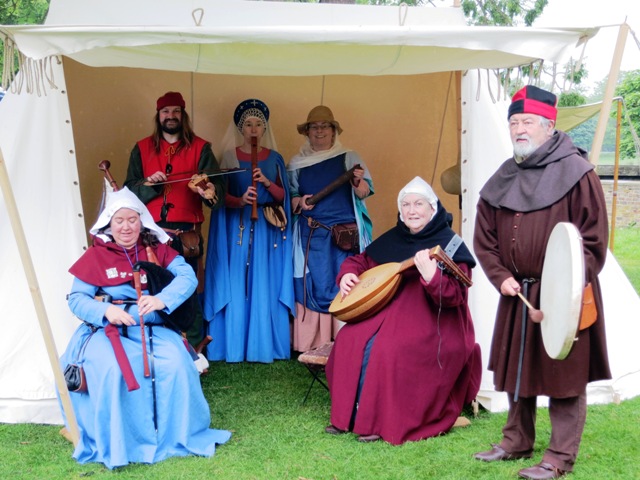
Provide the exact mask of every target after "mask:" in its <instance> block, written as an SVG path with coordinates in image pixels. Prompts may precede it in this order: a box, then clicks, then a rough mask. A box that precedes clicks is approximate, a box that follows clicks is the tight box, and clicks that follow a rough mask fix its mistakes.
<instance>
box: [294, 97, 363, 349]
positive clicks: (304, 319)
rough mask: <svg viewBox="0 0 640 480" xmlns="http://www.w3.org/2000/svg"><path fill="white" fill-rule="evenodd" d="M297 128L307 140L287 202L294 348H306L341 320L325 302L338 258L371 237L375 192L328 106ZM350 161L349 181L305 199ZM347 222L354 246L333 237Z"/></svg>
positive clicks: (331, 293)
mask: <svg viewBox="0 0 640 480" xmlns="http://www.w3.org/2000/svg"><path fill="white" fill-rule="evenodd" d="M297 128H298V133H300V134H301V135H304V136H305V137H306V142H305V144H304V145H303V146H302V147H301V148H300V152H299V153H298V154H297V155H295V156H294V157H293V158H292V159H291V161H290V162H289V165H287V170H288V176H289V188H290V189H291V198H292V199H291V205H292V208H293V212H294V213H296V214H298V215H297V217H296V220H295V221H294V225H293V249H294V286H295V295H296V316H295V320H294V323H293V349H294V350H296V351H298V352H304V351H307V350H309V349H311V348H315V347H318V346H320V345H322V344H324V343H326V342H329V341H331V340H333V338H334V337H335V335H336V334H337V333H338V330H339V328H340V327H341V326H342V324H343V322H340V321H339V320H337V319H336V318H334V317H333V316H332V315H331V314H330V313H329V305H330V304H331V302H332V301H333V299H334V298H335V296H336V294H337V293H338V286H337V285H336V275H337V274H338V271H339V270H340V265H341V264H342V262H343V261H344V260H345V259H346V258H347V257H350V256H352V255H354V254H355V253H359V252H361V251H362V250H364V248H365V247H366V246H367V245H368V244H369V243H371V235H372V233H371V230H372V223H371V218H370V217H369V214H368V212H367V207H366V204H365V198H367V197H369V196H371V195H373V181H372V179H371V175H370V174H369V170H368V169H367V166H366V165H365V163H364V161H363V160H362V159H361V158H360V155H358V153H357V152H355V151H353V150H350V149H348V148H345V147H343V146H342V144H341V143H340V138H339V137H340V134H341V133H342V128H341V127H340V124H339V123H338V122H337V121H336V120H335V119H334V117H333V112H332V111H331V110H330V109H329V108H328V107H326V106H324V105H319V106H317V107H314V108H313V109H311V111H310V112H309V114H308V115H307V121H306V122H304V123H302V124H300V125H298V126H297ZM354 167H356V168H355V169H354V172H353V173H354V177H353V179H351V181H349V182H346V183H344V184H342V185H341V186H340V187H339V188H337V189H336V190H334V191H333V192H332V193H330V194H329V195H327V196H326V197H324V198H323V199H322V200H320V201H319V202H318V203H316V204H314V205H310V204H307V200H308V199H309V198H310V197H312V196H313V195H315V194H317V193H319V192H321V191H322V190H323V189H324V188H326V187H327V186H328V185H330V184H332V182H333V181H334V180H336V179H337V178H338V177H340V176H341V175H343V174H344V173H345V172H346V171H347V170H350V169H352V168H354ZM349 223H355V224H356V225H357V236H358V238H359V242H358V244H359V246H358V248H357V249H356V250H355V251H353V250H352V251H345V250H342V249H340V248H339V247H338V246H337V245H336V244H335V243H334V242H333V241H332V238H331V228H332V227H334V226H335V225H341V224H349Z"/></svg>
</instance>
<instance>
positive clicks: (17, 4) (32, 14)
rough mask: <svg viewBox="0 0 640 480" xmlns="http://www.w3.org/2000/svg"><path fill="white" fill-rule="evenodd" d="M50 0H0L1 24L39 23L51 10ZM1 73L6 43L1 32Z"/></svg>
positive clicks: (0, 71) (0, 72)
mask: <svg viewBox="0 0 640 480" xmlns="http://www.w3.org/2000/svg"><path fill="white" fill-rule="evenodd" d="M49 2H50V0H0V25H39V24H41V23H43V22H44V19H45V17H46V16H47V12H48V11H49ZM0 40H2V41H0V75H1V74H2V72H4V45H3V43H4V42H3V40H4V38H2V35H1V34H0Z"/></svg>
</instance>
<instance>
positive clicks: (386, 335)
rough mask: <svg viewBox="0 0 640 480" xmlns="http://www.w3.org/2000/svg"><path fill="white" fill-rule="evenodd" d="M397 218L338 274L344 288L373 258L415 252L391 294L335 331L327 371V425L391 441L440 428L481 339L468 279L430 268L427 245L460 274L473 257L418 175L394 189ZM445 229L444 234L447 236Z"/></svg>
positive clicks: (464, 395)
mask: <svg viewBox="0 0 640 480" xmlns="http://www.w3.org/2000/svg"><path fill="white" fill-rule="evenodd" d="M398 210H399V213H400V215H399V217H400V218H399V220H398V223H397V225H396V226H395V227H394V228H392V229H391V230H389V231H387V232H386V233H384V234H383V235H382V236H380V237H379V238H378V239H377V240H375V241H374V242H373V243H372V244H371V245H369V246H368V247H367V248H366V250H365V252H364V253H361V254H359V255H356V256H353V257H350V258H348V259H347V260H345V262H344V263H343V264H342V267H341V268H340V273H339V274H338V282H339V284H340V291H341V293H342V294H343V295H348V294H349V292H350V291H351V289H352V287H353V286H354V285H355V284H356V283H357V282H358V281H359V280H358V276H359V275H361V274H362V273H363V272H365V271H366V270H368V269H370V268H373V267H375V266H376V265H379V264H383V263H387V262H400V261H403V260H405V259H406V258H410V257H412V256H413V257H415V264H416V266H417V269H410V270H407V271H405V272H404V273H403V279H402V282H401V283H400V286H399V288H398V290H397V292H396V293H395V295H394V297H393V298H392V299H391V301H390V302H389V303H388V304H387V305H386V306H385V307H384V308H383V309H382V310H380V311H379V312H378V313H376V314H374V315H373V316H372V317H370V318H367V319H365V320H362V321H360V322H358V323H349V324H347V325H345V326H344V327H343V328H342V329H341V330H340V332H339V333H338V335H337V337H336V340H335V344H334V346H333V349H332V352H331V355H330V357H329V360H328V363H327V367H326V372H327V380H328V385H329V389H330V392H331V425H329V426H328V427H327V428H326V432H327V433H331V434H338V433H343V432H346V431H352V432H354V433H356V434H358V435H359V437H358V440H359V441H362V442H370V441H375V440H378V439H380V438H382V439H383V440H385V441H387V442H389V443H391V444H394V445H398V444H401V443H404V442H406V441H411V440H421V439H424V438H428V437H433V436H437V435H440V434H442V433H445V432H447V431H449V430H450V429H451V428H452V427H453V425H454V423H455V422H456V419H457V418H458V416H459V415H460V413H461V412H462V409H463V407H464V405H465V404H468V403H470V402H471V400H473V399H474V398H475V396H476V394H477V392H478V389H479V386H480V377H481V373H482V365H481V359H480V346H479V345H478V344H477V343H476V341H475V335H474V329H473V323H472V320H471V314H470V312H469V308H468V306H467V294H468V289H467V287H466V286H464V285H463V284H462V283H461V282H460V281H458V280H457V279H456V278H454V277H453V276H452V275H450V274H448V273H446V272H445V271H443V270H442V269H440V268H438V264H437V261H436V260H435V259H432V258H430V255H429V249H431V248H432V247H435V246H436V245H440V246H441V247H442V248H443V249H445V251H447V250H449V256H450V257H451V258H452V259H453V261H454V262H455V263H456V264H457V265H458V266H459V268H460V269H461V270H462V271H463V272H464V273H465V274H466V275H468V276H469V277H470V276H471V269H472V268H473V267H474V266H475V260H474V259H473V256H472V255H471V253H470V252H469V250H468V249H467V247H466V246H465V244H464V243H463V242H462V243H459V245H458V247H457V250H455V252H453V250H454V248H452V247H450V246H449V245H455V244H456V241H457V240H459V237H458V236H457V235H456V234H455V232H454V231H453V230H452V229H451V228H450V224H451V215H450V214H449V213H448V212H447V211H446V210H445V209H444V208H443V206H442V204H441V203H440V202H439V201H438V199H437V197H436V195H435V193H434V192H433V190H432V189H431V187H430V186H429V185H428V184H427V183H426V182H425V181H424V180H422V179H421V178H420V177H416V178H414V179H413V180H412V181H411V182H409V183H408V184H407V185H406V186H405V187H404V188H403V189H402V190H401V191H400V194H399V195H398ZM452 239H454V241H453V242H452V241H451V240H452Z"/></svg>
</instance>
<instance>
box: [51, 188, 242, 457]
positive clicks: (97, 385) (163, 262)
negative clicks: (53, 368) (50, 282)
mask: <svg viewBox="0 0 640 480" xmlns="http://www.w3.org/2000/svg"><path fill="white" fill-rule="evenodd" d="M90 233H91V234H92V235H94V242H93V245H92V246H91V247H90V248H89V249H88V250H87V251H86V252H85V253H84V254H83V255H82V257H80V259H79V260H78V261H77V262H76V263H75V264H74V265H73V266H72V267H71V269H70V270H69V271H70V272H71V273H72V274H73V275H74V277H75V278H74V281H73V286H72V289H71V294H70V295H69V307H70V308H71V311H72V312H73V313H74V315H75V316H76V317H78V318H79V319H80V320H81V321H82V324H81V325H80V326H79V327H78V329H77V330H76V331H75V333H74V334H73V336H72V338H71V340H70V342H69V345H68V346H67V349H66V351H65V352H64V354H63V355H62V357H61V364H62V367H63V368H64V367H66V365H68V364H72V363H79V364H81V365H82V367H83V369H84V373H85V377H86V384H87V391H86V392H70V396H71V401H72V404H73V408H74V411H75V415H76V417H77V421H78V427H79V432H80V438H79V441H78V443H77V445H76V448H75V451H74V453H73V457H74V458H75V459H76V460H77V461H78V462H79V463H87V462H100V463H103V464H104V465H105V466H106V467H107V468H109V469H112V468H115V467H120V466H124V465H127V464H129V463H155V462H159V461H161V460H164V459H166V458H169V457H172V456H186V455H190V454H193V455H202V456H207V457H210V456H212V455H213V454H214V452H215V448H216V444H223V443H225V442H226V441H227V440H229V438H230V437H231V433H230V432H228V431H225V430H214V429H211V428H209V425H210V423H211V414H210V411H209V405H208V403H207V401H206V399H205V398H204V394H203V392H202V388H201V386H200V378H199V373H198V370H197V369H196V366H195V364H194V359H193V357H192V354H191V353H190V352H189V350H188V349H187V345H186V344H185V342H184V340H183V338H182V337H181V335H180V334H179V333H178V332H176V331H175V330H173V329H171V328H169V327H167V326H166V325H165V320H164V318H166V316H167V315H169V314H171V313H172V312H174V311H175V309H176V308H177V307H178V306H180V305H181V304H182V303H183V302H184V301H185V300H187V299H188V298H189V297H190V296H191V295H192V293H193V292H194V290H195V288H196V284H197V280H196V277H195V274H194V273H193V269H192V268H191V267H190V266H189V265H188V264H187V263H186V262H185V261H184V259H183V258H182V257H181V256H179V255H178V254H177V252H176V251H175V250H173V249H171V248H170V247H168V246H167V245H165V244H164V243H163V242H166V241H168V239H169V238H168V236H167V234H166V233H165V232H164V231H163V230H162V229H160V228H159V227H158V226H157V225H156V224H155V223H154V222H153V219H152V218H151V215H150V214H149V211H148V210H147V208H146V207H145V206H144V204H143V203H142V202H140V200H139V199H138V198H137V197H136V196H135V195H134V194H133V193H131V192H130V191H129V190H128V189H127V188H124V189H122V190H120V191H117V192H113V193H111V194H110V195H109V197H108V200H107V205H106V207H105V209H104V210H103V212H102V214H101V215H100V218H99V219H98V221H97V222H96V224H95V225H94V226H93V228H92V229H91V231H90ZM143 238H144V239H145V240H144V241H143ZM149 239H151V241H149ZM159 242H160V243H159ZM154 260H155V261H157V263H158V264H159V265H160V266H162V267H164V268H166V269H167V270H168V271H169V272H171V274H173V276H174V278H173V280H172V281H171V282H170V283H169V284H168V285H166V286H165V287H164V288H163V289H162V290H161V291H160V292H159V293H157V294H156V295H150V294H149V291H148V288H147V286H148V285H147V274H146V273H145V272H144V270H143V271H142V274H141V276H140V279H141V285H140V287H141V293H142V295H141V296H140V298H139V299H138V294H137V291H136V288H135V286H134V281H133V278H134V276H133V267H134V265H135V264H136V263H137V262H138V261H154ZM97 297H98V298H100V297H101V298H102V299H103V300H105V301H101V300H99V299H98V298H97ZM136 300H137V302H136ZM122 301H124V302H127V303H125V304H121V302H122ZM160 312H162V313H163V315H161V314H160ZM165 314H166V315H165ZM141 316H142V318H143V319H144V340H145V341H144V349H143V342H142V338H143V336H142V331H141V328H140V323H141V320H140V319H141ZM114 333H115V338H114V336H113V334H114ZM119 348H121V349H122V350H123V352H124V353H121V354H120V353H119ZM143 351H146V356H147V365H148V366H149V369H148V373H149V376H148V377H147V376H145V373H146V372H145V370H146V369H145V368H144V367H143V363H144V361H143ZM65 421H66V419H65Z"/></svg>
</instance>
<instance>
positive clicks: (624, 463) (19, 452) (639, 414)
mask: <svg viewBox="0 0 640 480" xmlns="http://www.w3.org/2000/svg"><path fill="white" fill-rule="evenodd" d="M310 379H311V376H310V375H309V373H308V372H307V371H306V369H305V368H304V367H303V366H302V365H301V364H299V363H298V362H297V361H296V360H291V361H280V362H276V363H274V364H271V365H257V364H247V363H243V364H225V363H216V364H214V365H213V366H212V368H211V371H210V372H209V374H207V375H205V376H204V377H203V387H204V391H205V395H206V396H207V399H208V400H209V403H210V405H211V411H212V425H213V426H214V427H215V428H225V429H229V430H232V431H233V436H232V438H231V440H230V441H229V442H228V443H227V444H226V445H223V446H220V447H218V450H217V452H216V454H215V456H214V457H213V458H201V457H186V458H171V459H169V460H166V461H164V462H160V463H157V464H154V465H130V466H127V467H123V468H120V469H117V470H114V471H109V470H107V469H106V468H104V467H103V466H102V465H100V464H87V465H79V464H77V463H76V462H75V461H74V460H73V459H72V458H71V454H72V446H71V444H70V443H68V442H67V441H65V440H64V439H63V438H62V437H61V436H60V435H59V434H58V431H59V429H60V427H59V426H43V425H0V438H1V439H2V441H1V442H0V478H3V479H12V480H14V479H81V478H86V477H89V478H92V479H94V478H95V479H98V478H118V479H148V478H154V479H165V478H166V479H190V480H195V479H233V480H238V479H293V480H304V479H307V480H311V479H313V480H321V479H326V480H332V479H336V480H351V479H408V480H413V479H431V478H444V479H460V480H466V479H471V478H473V479H504V478H516V477H517V472H518V470H519V469H521V468H525V467H527V466H530V465H534V464H535V463H537V462H538V461H540V458H541V456H542V453H543V451H544V449H545V447H546V446H547V444H548V440H549V434H550V426H549V418H548V414H547V411H546V409H541V410H539V415H538V425H537V427H538V436H537V440H536V447H535V453H534V458H533V459H531V460H518V461H515V462H501V463H498V464H486V463H482V462H479V461H477V460H474V459H473V458H472V455H473V453H475V452H476V451H479V450H485V449H488V448H490V443H491V442H497V441H499V439H500V436H501V428H502V426H503V424H504V422H505V418H506V414H505V413H496V414H491V413H489V412H487V411H484V410H481V412H480V414H479V416H478V417H477V418H474V417H473V416H472V414H471V413H470V412H465V414H466V415H467V416H469V417H470V418H471V420H472V421H471V426H469V427H466V428H461V429H454V430H453V431H452V432H450V433H449V434H447V435H444V436H441V437H437V438H431V439H428V440H424V441H421V442H410V443H406V444H404V445H402V446H391V445H389V444H387V443H384V442H376V443H373V444H361V443H358V442H357V441H356V440H355V438H356V437H355V435H352V434H345V435H340V436H332V435H327V434H325V433H324V431H323V429H324V427H325V425H326V424H327V423H328V421H329V408H330V401H329V394H328V392H327V391H326V390H325V389H323V388H322V387H321V386H320V385H317V384H316V385H314V387H313V389H312V390H311V394H310V396H309V399H308V400H307V402H306V403H305V404H304V405H303V404H302V399H303V397H304V393H305V392H306V389H307V387H308V385H309V382H310ZM638 418H640V397H638V398H635V399H632V400H627V401H623V402H622V403H620V404H619V405H616V404H609V405H590V406H589V412H588V415H587V423H586V428H585V432H584V436H583V442H582V447H581V451H580V457H579V459H578V463H577V465H576V469H575V472H574V474H573V475H572V476H571V478H573V479H575V480H581V479H583V480H586V479H589V480H592V479H594V478H599V479H600V478H602V479H616V478H619V479H632V478H639V477H638V471H639V470H638V459H637V458H638V449H639V447H638V446H639V445H640V424H639V422H638Z"/></svg>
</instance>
